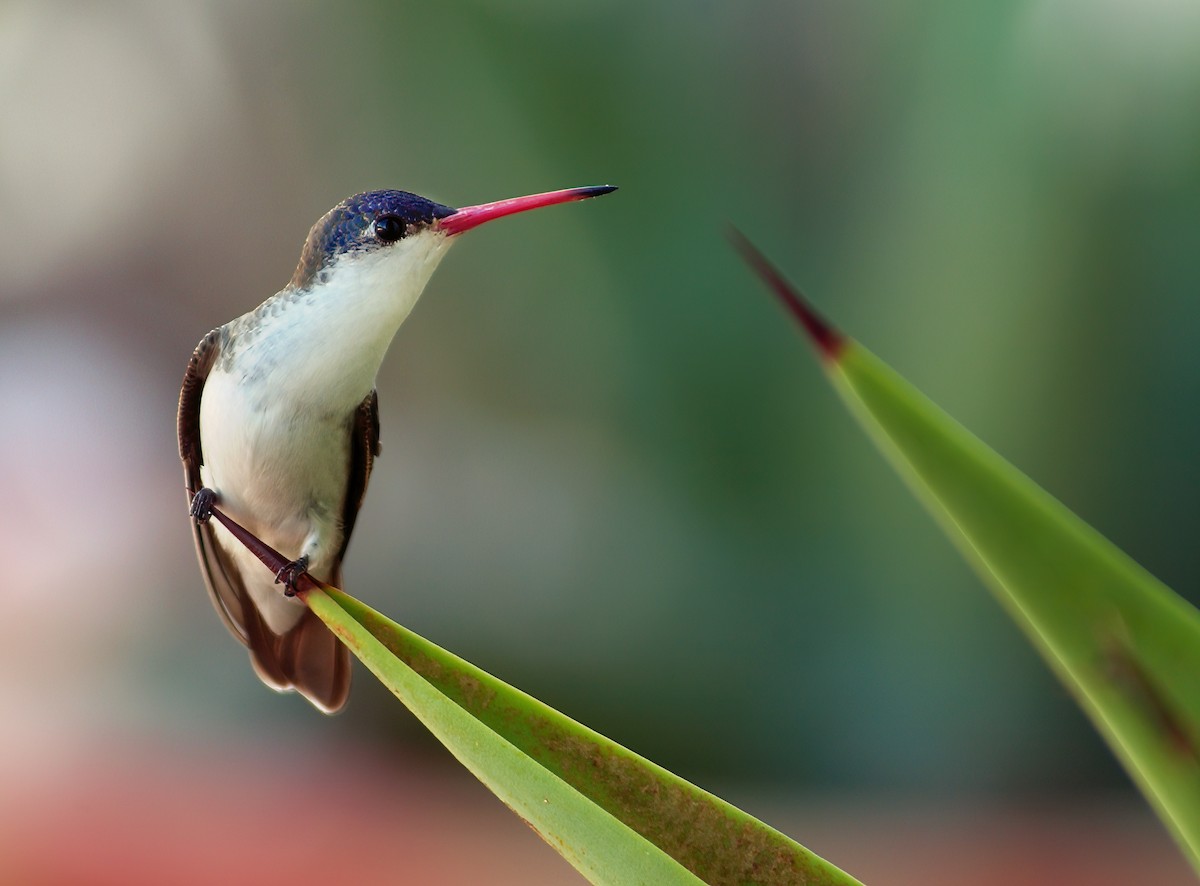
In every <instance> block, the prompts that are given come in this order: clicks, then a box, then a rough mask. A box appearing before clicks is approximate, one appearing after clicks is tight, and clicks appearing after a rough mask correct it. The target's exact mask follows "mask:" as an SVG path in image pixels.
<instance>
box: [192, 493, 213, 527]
mask: <svg viewBox="0 0 1200 886" xmlns="http://www.w3.org/2000/svg"><path fill="white" fill-rule="evenodd" d="M216 503H217V493H216V492H214V491H213V490H212V489H209V488H208V487H207V486H203V487H201V488H200V490H199V491H198V492H197V493H196V494H195V495H193V496H192V506H191V508H189V509H188V513H189V514H191V516H192V517H193V518H194V519H195V521H196V522H197V523H207V522H208V518H209V517H211V516H212V509H213V505H215V504H216Z"/></svg>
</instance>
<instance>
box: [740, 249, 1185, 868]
mask: <svg viewBox="0 0 1200 886" xmlns="http://www.w3.org/2000/svg"><path fill="white" fill-rule="evenodd" d="M735 240H736V241H737V245H738V246H739V247H740V248H741V249H742V251H743V253H744V254H745V255H746V258H747V260H748V261H749V262H750V263H751V264H752V265H754V266H755V268H756V269H757V270H758V271H759V272H760V273H761V274H762V275H763V276H764V278H765V279H766V280H767V282H768V283H769V284H770V285H771V286H772V287H773V288H774V289H775V291H776V293H777V294H778V295H779V296H780V298H781V299H782V300H783V301H784V304H785V305H786V306H787V307H788V308H789V310H791V311H792V312H793V313H794V314H795V315H796V317H797V319H798V320H799V321H800V322H801V324H802V325H803V326H804V328H805V330H806V332H807V333H808V334H809V336H810V337H811V338H812V340H813V342H814V343H815V344H816V346H817V348H818V351H819V353H820V355H821V357H822V362H823V365H824V367H825V369H826V370H827V372H828V374H829V376H830V378H831V380H832V382H833V384H834V387H835V388H836V389H837V391H838V393H839V394H840V395H841V396H842V399H843V400H844V401H845V402H846V404H847V405H848V406H849V407H850V409H851V411H852V412H853V413H854V415H855V416H856V417H857V418H858V419H859V421H860V422H861V423H862V425H863V426H864V427H865V428H866V430H867V431H868V432H869V433H870V435H871V436H872V437H873V439H874V440H875V442H876V443H877V444H878V446H879V447H880V449H881V450H882V451H883V452H884V454H885V455H886V456H887V457H888V458H889V459H890V460H891V462H892V464H893V465H894V466H895V467H896V469H897V470H898V471H899V473H900V474H901V475H902V476H903V477H904V479H905V480H906V481H907V482H908V484H909V485H910V487H911V488H912V489H913V491H914V492H915V493H916V494H917V496H918V497H919V498H920V499H921V500H922V501H923V502H924V503H925V505H926V507H928V509H929V510H930V511H931V512H932V513H933V515H934V517H936V518H937V519H938V521H939V522H940V523H941V525H942V528H943V529H944V530H945V532H946V534H947V535H948V536H950V538H951V539H952V540H953V541H954V542H955V543H956V544H957V545H958V547H959V548H960V549H961V550H962V552H963V554H964V555H965V556H966V558H967V559H968V561H970V563H971V564H972V565H973V566H974V567H975V569H976V570H977V571H978V572H979V573H980V575H981V576H982V577H983V578H984V580H985V581H986V582H987V584H988V585H989V586H990V587H991V588H992V590H993V591H994V592H995V594H996V596H997V598H998V599H999V600H1000V602H1001V603H1002V604H1003V605H1004V607H1005V608H1006V609H1007V610H1008V611H1009V613H1010V614H1011V615H1012V617H1013V618H1014V619H1015V620H1016V621H1017V623H1018V624H1019V625H1020V626H1021V627H1022V628H1023V629H1024V630H1025V632H1026V633H1027V634H1028V636H1029V638H1030V639H1031V640H1032V641H1033V643H1034V645H1035V646H1036V647H1037V648H1038V649H1039V650H1040V651H1041V653H1042V655H1043V656H1044V657H1045V658H1046V660H1047V662H1048V663H1049V664H1050V666H1051V668H1053V670H1054V671H1055V672H1056V673H1057V674H1058V676H1059V678H1060V679H1061V680H1062V681H1063V683H1064V684H1065V685H1066V686H1067V687H1068V689H1070V690H1071V691H1072V693H1073V694H1074V695H1075V698H1076V699H1077V700H1078V701H1079V703H1080V705H1082V707H1083V708H1084V710H1085V711H1086V712H1087V713H1088V715H1089V716H1090V717H1091V719H1092V721H1093V723H1094V724H1095V725H1096V727H1097V728H1098V729H1099V731H1100V732H1101V734H1102V735H1103V736H1104V737H1105V739H1106V740H1107V741H1108V743H1109V745H1110V746H1111V747H1112V749H1113V751H1114V752H1115V753H1116V755H1117V757H1118V758H1119V759H1120V760H1121V762H1122V763H1123V764H1124V765H1125V767H1126V769H1128V770H1129V772H1130V774H1131V775H1132V776H1133V779H1134V781H1135V782H1136V783H1137V784H1138V786H1139V787H1140V788H1141V789H1142V791H1143V793H1145V795H1146V796H1147V797H1148V798H1149V800H1150V802H1151V804H1152V805H1153V806H1154V808H1155V809H1156V810H1157V812H1158V813H1159V815H1160V816H1161V817H1162V819H1163V820H1164V821H1165V822H1166V823H1167V826H1168V827H1169V829H1170V830H1171V831H1172V833H1173V834H1174V835H1175V837H1176V838H1177V839H1178V841H1179V842H1180V844H1181V845H1182V846H1183V847H1184V849H1185V851H1186V853H1187V854H1188V856H1189V858H1190V859H1191V861H1192V864H1193V866H1195V867H1196V868H1197V869H1198V870H1200V613H1198V612H1197V611H1196V609H1195V608H1193V607H1192V606H1191V605H1190V604H1189V603H1187V601H1185V600H1184V599H1183V598H1181V597H1180V596H1179V595H1177V594H1175V593H1174V592H1173V591H1171V590H1170V589H1169V588H1167V587H1166V586H1165V585H1163V584H1162V583H1161V582H1160V581H1158V580H1157V579H1156V578H1154V577H1153V576H1152V575H1150V574H1149V573H1148V572H1146V570H1144V569H1143V568H1142V567H1140V566H1138V565H1137V564H1136V563H1135V562H1133V560H1131V559H1130V558H1129V557H1128V556H1126V555H1125V554H1124V553H1122V552H1121V551H1120V550H1119V549H1117V548H1116V547H1115V546H1114V545H1113V544H1112V543H1111V542H1109V541H1107V540H1106V539H1105V538H1103V537H1102V536H1101V535H1100V534H1099V533H1098V532H1096V530H1094V529H1092V528H1091V527H1090V526H1088V525H1087V524H1086V523H1084V522H1083V521H1082V520H1081V519H1079V518H1078V517H1077V516H1075V515H1074V514H1073V513H1072V512H1071V511H1070V510H1068V509H1067V508H1066V507H1065V506H1063V505H1062V504H1061V503H1060V502H1058V501H1057V500H1056V499H1054V498H1052V497H1051V496H1050V495H1049V494H1048V493H1046V492H1045V491H1044V490H1042V489H1041V488H1040V487H1038V486H1037V485H1036V484H1035V483H1034V482H1033V481H1032V480H1030V479H1029V478H1028V477H1026V476H1025V475H1024V474H1022V473H1021V472H1020V471H1018V470H1017V469H1016V468H1014V467H1013V466H1012V465H1010V464H1009V463H1008V462H1006V461H1005V460H1004V459H1002V458H1001V457H1000V456H999V455H997V454H996V453H995V452H994V451H993V450H991V449H989V448H988V447H987V446H986V445H984V444H983V443H982V442H981V441H980V440H979V439H977V438H976V437H974V436H973V435H972V434H970V433H969V432H968V431H967V430H966V429H964V428H963V427H962V426H961V425H959V424H957V423H956V422H955V421H954V420H953V419H951V418H950V417H949V416H948V415H946V413H944V412H943V411H942V410H940V409H939V408H938V407H937V406H935V405H934V404H933V403H932V402H930V401H929V400H928V399H927V398H925V397H924V396H923V395H922V394H921V393H920V392H919V391H918V390H917V389H916V388H914V387H913V386H912V385H910V384H909V383H908V382H906V381H905V380H904V379H903V378H901V377H900V376H899V375H897V374H896V372H894V371H893V370H892V369H890V368H889V367H888V366H886V365H885V364H884V363H883V362H882V361H880V360H879V359H878V358H876V357H875V356H873V355H872V354H871V353H870V352H868V351H867V350H866V349H865V348H863V347H862V346H861V345H859V344H858V343H856V342H854V341H852V340H850V339H848V338H845V337H844V336H842V335H841V334H840V333H839V332H837V331H836V330H834V329H833V328H832V327H831V326H829V324H827V323H826V322H825V321H824V320H822V319H821V318H820V317H819V316H818V315H817V314H816V313H815V312H814V311H813V310H812V308H811V307H810V306H809V305H808V304H807V302H805V301H804V299H803V298H802V297H801V296H800V294H799V293H798V292H797V291H796V290H795V289H793V288H792V287H791V286H789V285H788V284H787V283H786V282H785V281H784V280H783V278H782V277H781V276H780V275H779V274H778V272H777V271H776V270H775V269H774V268H772V267H771V266H770V265H769V264H768V263H767V262H766V260H765V259H764V258H763V257H762V256H761V254H759V253H758V252H757V251H756V250H754V248H753V247H752V246H750V244H749V243H748V242H746V241H745V240H743V239H741V238H740V236H738V237H735Z"/></svg>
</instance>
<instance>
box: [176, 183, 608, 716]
mask: <svg viewBox="0 0 1200 886" xmlns="http://www.w3.org/2000/svg"><path fill="white" fill-rule="evenodd" d="M614 190H616V188H614V187H612V186H610V185H602V186H598V187H584V188H570V189H567V190H561V191H551V192H548V193H544V194H534V195H532V196H527V197H516V198H513V199H509V200H500V201H497V202H494V203H482V204H479V205H476V206H467V207H464V208H462V209H454V208H452V207H450V206H444V205H442V204H440V203H435V202H433V201H432V200H427V199H425V198H424V197H419V196H417V195H416V194H412V193H409V192H407V191H368V192H365V193H361V194H356V195H354V196H353V197H349V198H347V199H345V200H343V201H342V202H341V203H339V204H338V205H337V206H335V207H333V209H331V210H329V212H327V213H326V214H325V215H324V216H322V217H321V219H320V220H319V221H317V223H316V224H315V225H313V227H312V229H311V230H310V231H309V234H308V238H307V239H306V240H305V242H304V248H303V250H302V251H301V253H300V261H299V264H297V266H296V270H295V273H293V274H292V278H291V280H290V281H289V282H288V284H287V285H286V286H285V287H284V288H283V289H281V290H280V291H279V292H277V293H276V294H275V295H273V296H271V297H270V298H268V299H267V300H266V301H264V302H263V303H262V304H260V305H259V306H258V307H257V308H255V309H254V310H252V311H250V312H249V313H247V314H244V315H242V316H241V317H238V318H237V319H236V320H232V321H231V322H229V323H226V324H225V325H224V326H219V327H217V328H216V329H214V330H212V331H211V332H210V333H208V335H206V336H204V338H203V339H201V340H200V344H199V345H197V347H196V349H195V351H194V352H193V353H192V357H191V360H189V361H188V366H187V372H186V373H185V375H184V378H183V387H182V389H181V391H180V394H179V414H178V430H179V455H180V458H181V459H182V460H183V471H184V480H185V485H186V488H187V494H188V501H189V513H190V516H191V524H192V535H193V537H194V540H195V543H196V554H197V556H198V558H199V561H200V569H201V572H202V573H203V575H204V581H205V584H206V585H207V587H208V592H209V595H210V597H211V598H212V602H213V605H214V606H215V607H216V610H217V613H218V614H219V615H220V617H221V619H222V620H223V621H224V623H225V626H226V627H227V628H228V629H229V631H230V632H231V633H232V634H233V635H234V637H236V638H237V639H238V640H240V641H241V642H242V643H243V644H244V645H245V646H247V647H248V649H249V652H250V660H251V662H252V664H253V665H254V670H255V671H256V672H257V673H258V676H259V677H260V678H261V679H262V681H263V682H264V683H266V684H267V685H268V686H270V687H272V688H273V689H276V690H278V691H281V692H284V691H296V692H299V693H300V694H301V695H303V696H304V697H305V698H306V699H308V700H309V701H310V702H312V704H313V705H315V706H316V707H317V708H318V709H320V710H322V711H324V712H325V713H334V712H336V711H338V710H340V709H341V708H342V706H343V705H344V704H345V703H346V699H347V697H348V696H349V692H350V654H349V651H348V650H347V649H346V647H345V646H343V645H342V643H341V642H340V641H339V640H338V639H337V638H336V637H335V636H334V635H333V633H332V632H330V630H329V629H328V628H327V627H325V624H324V623H323V622H322V621H321V620H320V619H319V618H317V617H316V616H315V615H314V614H313V613H312V612H311V611H310V610H309V609H308V607H307V606H306V605H305V604H304V603H303V602H302V601H301V600H299V599H297V598H296V597H295V588H296V582H297V580H298V579H299V578H300V576H301V575H303V574H305V573H307V574H308V575H309V576H311V577H312V578H314V579H317V580H318V581H322V582H327V583H330V584H333V585H336V586H339V587H340V586H341V580H342V560H343V558H344V557H345V555H346V547H347V545H348V544H349V542H350V535H351V533H352V532H353V530H354V524H355V519H356V517H357V515H358V511H359V507H360V506H361V504H362V500H363V495H364V493H365V492H366V489H367V481H368V479H369V478H370V476H371V468H372V466H373V464H374V462H375V459H376V457H377V456H378V455H379V452H380V447H379V397H378V395H377V393H376V390H375V377H376V374H377V373H378V371H379V367H380V366H381V365H382V363H383V359H384V356H385V354H386V353H387V350H388V347H389V346H390V345H391V342H392V339H393V337H394V336H395V335H396V332H397V331H398V330H399V328H400V325H401V324H402V323H403V322H404V320H405V318H407V317H408V314H409V312H410V311H411V310H412V309H413V306H414V305H415V304H416V301H417V299H418V298H419V297H420V295H421V292H422V290H424V288H425V284H426V283H428V281H429V278H430V276H431V275H432V274H433V271H434V269H435V268H436V267H437V266H438V263H439V262H441V260H442V258H443V256H444V255H445V254H446V250H448V249H449V248H450V245H451V244H452V243H454V242H455V240H456V239H457V237H458V235H460V234H462V233H463V232H465V231H469V230H471V229H472V228H475V227H478V226H479V225H481V224H483V223H485V222H488V221H492V220H493V219H497V218H502V217H504V216H507V215H513V214H515V213H518V212H525V211H526V210H530V209H537V208H540V207H543V206H553V205H555V204H558V203H567V202H570V201H574V200H584V199H587V198H589V197H597V196H600V195H601V194H607V193H610V192H611V191H614ZM218 504H219V505H220V507H221V510H222V512H223V513H226V514H227V515H228V516H230V517H231V518H232V519H234V520H236V521H237V522H238V523H240V524H241V525H242V526H244V527H245V528H246V529H248V530H249V531H250V532H252V533H253V534H255V535H256V536H258V537H259V538H260V539H262V540H263V541H264V542H266V543H267V544H269V545H271V546H272V547H273V548H275V549H276V550H278V551H280V552H281V553H282V554H283V555H284V556H285V557H289V558H294V559H292V560H291V562H290V563H288V565H287V566H285V567H284V568H283V569H281V570H280V571H279V573H278V574H277V575H275V576H272V575H271V573H270V571H269V570H266V569H264V567H263V565H262V563H261V562H260V561H259V560H258V559H256V558H255V557H254V556H253V555H252V554H250V553H249V552H248V551H246V549H245V548H244V547H243V546H242V545H241V544H240V543H239V542H238V541H237V540H235V539H234V538H233V536H231V535H230V534H229V532H228V531H227V530H226V529H225V527H224V526H222V525H220V524H219V523H217V522H215V521H211V520H210V519H209V518H210V516H211V514H212V509H213V507H214V506H215V505H218ZM280 584H282V585H283V589H282V590H283V592H282V593H281V589H280V588H279V587H278V585H280Z"/></svg>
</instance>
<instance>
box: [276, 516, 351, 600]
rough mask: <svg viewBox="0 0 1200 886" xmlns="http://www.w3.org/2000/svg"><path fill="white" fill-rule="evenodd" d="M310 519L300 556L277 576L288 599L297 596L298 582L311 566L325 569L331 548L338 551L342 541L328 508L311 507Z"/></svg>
mask: <svg viewBox="0 0 1200 886" xmlns="http://www.w3.org/2000/svg"><path fill="white" fill-rule="evenodd" d="M308 519H309V527H310V528H309V532H308V536H307V537H306V538H305V539H304V544H303V545H302V546H301V548H300V556H299V557H298V558H297V559H295V560H293V561H292V562H291V563H289V564H287V565H286V566H284V567H283V568H282V569H280V570H279V572H278V573H276V575H275V583H276V584H280V583H282V584H283V585H284V586H285V587H284V590H283V593H284V596H287V597H294V596H296V582H298V581H299V580H300V576H302V575H303V574H304V573H305V572H307V571H308V567H309V566H310V565H311V564H315V565H316V568H317V569H318V570H319V571H320V570H323V569H324V568H325V567H324V565H323V564H328V563H329V560H330V555H329V551H330V550H331V548H332V550H336V545H338V544H340V541H341V539H340V537H339V535H338V532H339V530H340V526H339V524H338V522H337V521H336V520H333V519H331V518H330V516H329V512H328V509H327V508H323V507H320V506H319V505H315V504H314V505H311V506H310V507H309V509H308Z"/></svg>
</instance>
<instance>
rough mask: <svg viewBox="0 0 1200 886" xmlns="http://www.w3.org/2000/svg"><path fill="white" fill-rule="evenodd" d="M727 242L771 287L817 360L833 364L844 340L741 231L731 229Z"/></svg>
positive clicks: (844, 342)
mask: <svg viewBox="0 0 1200 886" xmlns="http://www.w3.org/2000/svg"><path fill="white" fill-rule="evenodd" d="M729 239H730V240H731V241H732V242H733V245H734V247H735V248H736V249H737V251H738V252H740V253H741V255H742V258H743V259H744V260H745V262H746V264H748V265H750V267H751V268H752V269H753V270H754V271H755V272H756V273H757V274H758V275H759V276H760V277H762V279H763V282H765V283H766V284H767V285H768V286H769V287H771V290H772V291H773V292H774V293H775V295H776V296H778V297H779V300H780V301H781V302H783V305H784V307H786V308H787V309H788V310H789V311H791V313H792V316H793V317H795V318H796V320H797V321H799V323H800V325H801V326H802V327H803V328H804V331H805V332H807V333H808V336H809V338H811V339H812V341H813V344H815V345H816V346H817V350H818V351H820V354H821V356H822V357H823V358H824V359H826V360H829V361H831V362H832V361H834V360H837V358H838V355H839V354H841V351H842V348H843V347H844V346H845V344H846V339H845V337H844V336H843V335H842V334H841V333H840V332H839V331H838V330H837V329H835V328H834V327H833V326H831V325H830V324H829V323H827V322H826V321H825V318H824V317H822V316H821V315H820V314H818V313H817V312H816V310H814V309H813V306H812V305H811V304H810V303H809V301H808V299H807V298H805V297H804V295H803V294H802V293H801V292H800V290H798V289H796V287H794V286H793V285H792V284H791V283H789V282H788V281H787V280H785V279H784V277H783V274H781V273H780V272H779V270H778V269H777V268H776V267H775V266H774V265H773V264H771V263H770V262H769V261H768V260H767V257H766V256H765V255H763V254H762V253H761V252H760V251H759V250H758V247H756V246H755V245H754V244H753V243H751V242H750V241H749V240H748V239H746V236H745V235H744V234H743V233H742V232H741V231H739V230H738V229H737V228H734V227H731V228H730V229H729Z"/></svg>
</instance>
